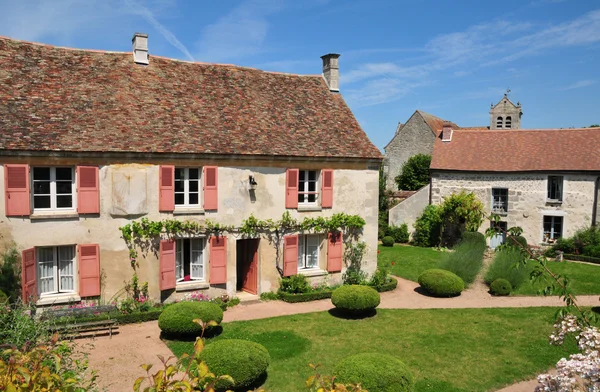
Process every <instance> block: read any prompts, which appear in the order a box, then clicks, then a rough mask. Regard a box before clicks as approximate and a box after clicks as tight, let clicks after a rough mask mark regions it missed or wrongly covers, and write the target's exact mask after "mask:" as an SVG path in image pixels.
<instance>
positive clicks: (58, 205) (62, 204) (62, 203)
mask: <svg viewBox="0 0 600 392" xmlns="http://www.w3.org/2000/svg"><path fill="white" fill-rule="evenodd" d="M74 195H75V170H74V169H73V168H72V167H34V168H33V209H34V210H48V211H52V210H73V209H75V200H76V198H75V197H73V196H74Z"/></svg>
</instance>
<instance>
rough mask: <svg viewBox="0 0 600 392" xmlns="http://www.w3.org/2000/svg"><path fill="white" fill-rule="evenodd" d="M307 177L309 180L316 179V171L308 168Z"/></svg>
mask: <svg viewBox="0 0 600 392" xmlns="http://www.w3.org/2000/svg"><path fill="white" fill-rule="evenodd" d="M308 179H309V180H310V181H316V180H317V172H316V171H315V170H310V171H309V172H308Z"/></svg>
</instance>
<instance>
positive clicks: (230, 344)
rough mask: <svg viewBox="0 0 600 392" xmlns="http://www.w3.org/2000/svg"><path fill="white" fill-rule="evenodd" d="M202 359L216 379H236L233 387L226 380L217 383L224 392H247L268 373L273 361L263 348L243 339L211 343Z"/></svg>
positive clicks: (201, 355)
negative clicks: (231, 390)
mask: <svg viewBox="0 0 600 392" xmlns="http://www.w3.org/2000/svg"><path fill="white" fill-rule="evenodd" d="M200 359H201V360H202V361H204V362H205V363H206V365H207V366H208V368H209V369H210V371H211V372H212V373H214V374H215V376H223V375H229V376H231V378H233V381H234V383H233V384H231V383H230V382H228V381H226V380H221V381H219V382H217V389H220V390H222V389H228V388H235V389H243V390H246V389H247V388H249V387H251V386H252V385H253V384H254V383H255V382H256V381H257V380H258V379H259V378H260V377H261V376H262V375H263V374H264V373H265V372H266V370H267V368H268V367H269V363H270V362H271V357H270V356H269V352H268V351H267V349H266V348H265V347H264V346H263V345H261V344H258V343H255V342H250V341H248V340H241V339H223V340H219V341H216V342H213V343H211V344H208V345H207V346H206V347H205V348H204V350H203V351H202V353H201V354H200Z"/></svg>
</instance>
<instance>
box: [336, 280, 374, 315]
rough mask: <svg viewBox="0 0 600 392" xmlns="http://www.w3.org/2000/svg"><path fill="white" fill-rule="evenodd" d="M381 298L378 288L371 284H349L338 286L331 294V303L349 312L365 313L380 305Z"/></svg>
mask: <svg viewBox="0 0 600 392" xmlns="http://www.w3.org/2000/svg"><path fill="white" fill-rule="evenodd" d="M380 302H381V298H380V296H379V293H378V292H377V290H375V289H374V288H373V287H369V286H360V285H348V286H341V287H338V288H337V289H335V290H334V291H333V293H332V294H331V303H333V306H335V307H336V308H338V309H340V310H342V311H344V312H348V313H357V314H360V313H365V312H369V311H372V310H373V309H375V308H377V306H379V303H380Z"/></svg>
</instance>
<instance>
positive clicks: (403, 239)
mask: <svg viewBox="0 0 600 392" xmlns="http://www.w3.org/2000/svg"><path fill="white" fill-rule="evenodd" d="M388 235H389V236H390V237H392V238H393V239H394V242H395V243H397V244H406V243H407V242H408V239H409V234H408V226H407V225H406V223H403V224H401V225H400V226H390V227H389V234H388Z"/></svg>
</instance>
